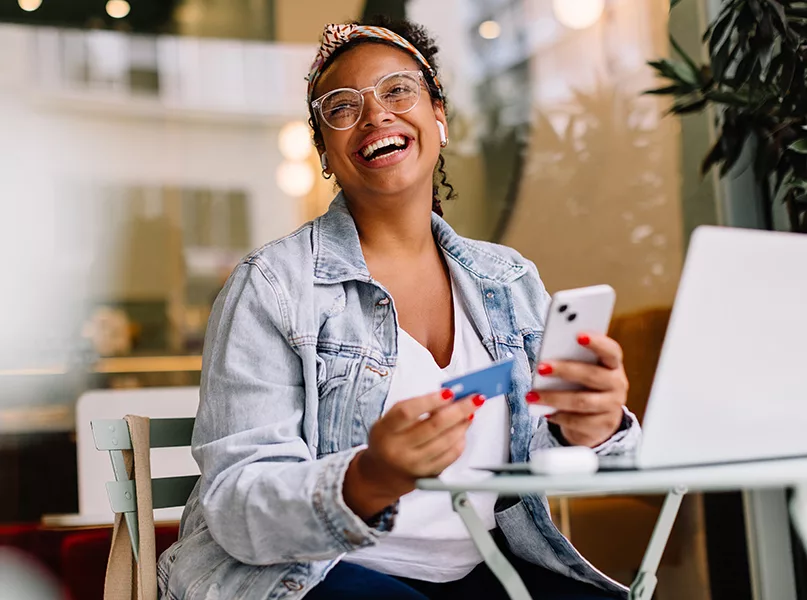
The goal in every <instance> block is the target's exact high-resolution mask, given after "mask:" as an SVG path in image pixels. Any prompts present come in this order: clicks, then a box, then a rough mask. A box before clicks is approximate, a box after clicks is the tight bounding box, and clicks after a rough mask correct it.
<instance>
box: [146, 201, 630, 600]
mask: <svg viewBox="0 0 807 600" xmlns="http://www.w3.org/2000/svg"><path fill="white" fill-rule="evenodd" d="M432 229H433V232H434V235H435V239H436V240H437V243H438V244H439V245H440V247H441V248H442V249H443V252H444V254H445V256H446V260H447V262H448V267H449V270H450V271H451V275H452V279H453V281H454V284H455V286H457V287H458V288H459V289H458V290H457V291H458V292H459V293H460V294H461V297H462V298H463V299H464V300H465V303H466V305H467V309H468V311H469V317H470V319H471V322H472V323H473V324H474V326H475V328H476V329H477V331H478V332H479V335H480V337H481V339H482V342H483V343H484V345H485V347H486V348H487V349H488V351H489V352H490V354H491V357H493V358H494V359H501V358H504V357H515V359H516V361H515V367H514V373H513V375H514V381H513V390H512V392H511V393H510V394H509V395H508V396H507V401H508V405H509V408H510V418H511V424H512V429H511V440H510V454H511V460H512V461H514V462H521V461H526V460H527V459H528V458H529V453H530V451H531V450H534V449H535V448H543V447H549V446H555V445H558V444H559V443H560V442H559V441H558V440H556V439H555V438H554V437H553V435H552V433H551V432H550V431H549V428H548V426H547V423H546V421H545V420H543V419H540V420H539V419H533V418H531V417H530V415H529V413H528V411H527V407H526V404H525V402H524V394H525V393H526V392H527V391H528V390H529V388H530V380H531V373H532V372H533V369H534V368H535V364H536V356H537V354H538V348H539V346H540V343H541V334H542V331H543V315H544V314H545V310H546V307H547V302H548V301H549V296H548V294H547V292H546V290H545V289H544V286H543V284H542V283H541V280H540V279H539V277H538V272H537V271H536V269H535V266H534V265H533V264H532V263H531V262H529V261H528V260H526V259H524V258H523V257H522V256H521V255H519V254H518V253H517V252H516V251H514V250H512V249H509V248H506V247H503V246H498V245H495V244H490V243H486V242H479V241H473V240H468V239H465V238H462V237H460V236H458V235H457V234H456V233H455V232H454V231H453V230H452V229H451V227H449V225H448V224H447V223H446V222H445V221H444V220H443V219H441V218H440V217H438V216H436V215H433V216H432ZM423 284H424V285H428V282H427V281H424V282H423ZM388 298H389V294H388V292H387V291H386V290H385V289H384V287H383V286H382V285H380V284H379V283H378V282H376V281H374V280H373V278H372V277H371V276H370V274H369V272H368V270H367V265H366V264H365V262H364V258H363V255H362V251H361V245H360V243H359V238H358V234H357V232H356V226H355V224H354V222H353V219H352V217H351V216H350V213H349V211H348V209H347V207H346V204H345V201H344V198H343V197H342V196H341V195H339V196H337V197H336V199H335V200H334V202H333V203H332V204H331V207H330V209H329V210H328V212H327V213H326V214H325V215H323V216H322V217H320V218H318V219H316V220H315V221H313V222H311V223H308V224H306V225H304V226H303V227H301V228H300V229H298V230H297V231H296V232H294V233H292V234H291V235H289V236H287V237H285V238H283V239H280V240H277V241H275V242H271V243H270V244H267V245H266V246H264V247H263V248H261V249H259V250H257V251H255V252H254V253H252V254H251V255H249V256H248V257H247V258H245V259H244V260H243V261H242V262H241V263H240V264H239V265H238V266H237V267H236V269H235V270H234V272H233V274H232V275H231V276H230V278H229V280H228V281H227V283H226V285H225V286H224V289H223V290H222V292H221V294H220V295H219V297H218V299H217V300H216V302H215V304H214V306H213V311H212V315H211V318H210V323H209V326H208V330H207V338H206V340H205V349H204V365H203V369H202V381H201V403H200V406H199V412H198V415H197V420H196V428H195V430H194V434H193V455H194V458H195V459H196V461H197V462H198V463H199V467H200V468H201V472H202V477H201V479H200V482H199V484H198V485H197V488H196V490H194V492H193V494H191V498H190V500H189V502H188V505H187V507H186V509H185V513H184V515H183V520H182V525H181V530H180V539H179V541H178V542H177V543H175V544H174V545H173V546H172V547H171V548H170V549H169V550H167V551H166V552H165V553H164V554H163V555H162V556H161V557H160V560H159V564H158V581H159V586H160V592H161V597H163V598H171V599H179V598H181V599H186V598H187V599H192V600H197V599H199V600H201V599H213V598H221V599H223V598H238V599H241V600H252V599H256V600H257V599H261V600H263V599H269V598H272V599H275V598H286V599H295V598H302V597H303V596H304V595H305V594H306V592H308V591H309V590H310V589H311V588H313V587H314V586H315V585H316V584H317V583H319V582H320V581H322V579H323V578H324V577H325V575H326V574H327V572H328V571H329V569H331V568H332V567H333V566H334V565H335V564H336V563H337V562H338V561H339V559H340V558H341V557H342V556H343V555H344V553H346V552H350V551H351V550H355V549H357V548H361V547H364V546H369V545H372V544H375V543H376V542H377V541H378V540H379V539H380V538H381V537H383V536H384V535H387V534H386V533H385V532H383V531H380V530H379V529H375V528H373V527H370V526H368V525H367V524H366V523H365V522H364V521H362V519H360V518H359V517H358V516H356V515H355V514H354V513H353V512H352V511H351V510H350V509H349V508H348V507H347V505H346V504H345V501H344V499H343V498H342V481H343V478H344V475H345V471H346V469H347V466H348V463H349V462H350V460H351V459H352V458H353V456H354V455H355V454H356V452H357V451H358V450H359V449H360V448H361V447H362V446H363V445H365V444H366V443H367V439H368V432H369V430H370V427H371V426H372V424H373V423H374V422H375V421H376V420H377V419H378V418H379V417H380V416H381V412H382V408H383V405H384V401H385V399H386V397H387V392H388V391H389V385H390V379H391V377H390V376H391V375H392V372H393V370H394V369H395V363H396V360H397V318H396V313H395V306H394V304H393V303H392V302H390V301H389V300H388ZM631 419H632V426H631V427H630V428H628V429H627V430H625V431H621V432H620V433H618V434H616V435H615V436H614V437H613V438H612V439H611V440H609V441H607V442H606V443H604V444H603V445H602V446H601V447H600V448H598V449H597V451H598V452H601V453H624V452H628V451H631V450H632V449H634V448H635V446H636V444H637V442H638V440H639V436H640V433H639V426H638V423H636V420H635V418H634V417H633V416H632V415H631ZM435 493H437V492H435ZM496 521H497V524H498V526H499V528H500V529H501V530H502V532H503V533H504V534H505V536H506V537H507V540H508V542H509V544H510V547H511V549H512V550H513V551H514V552H515V553H516V554H517V555H519V556H521V557H523V558H525V559H527V560H529V561H531V562H533V563H536V564H539V565H542V566H544V567H546V568H548V569H551V570H553V571H557V572H559V573H562V574H564V575H567V576H569V577H572V578H575V579H579V580H583V581H588V582H590V583H592V584H594V585H597V586H599V587H601V588H604V589H607V590H611V591H614V592H619V593H622V594H623V595H624V593H625V588H624V587H622V586H620V585H618V584H617V583H616V582H614V581H612V580H610V579H608V578H607V577H606V576H604V575H603V574H601V573H600V572H599V571H597V570H596V569H594V568H593V567H592V566H591V565H590V564H589V563H587V562H586V561H585V559H583V557H582V556H580V554H579V553H578V552H577V551H576V550H575V549H574V548H573V547H572V545H571V544H570V543H569V542H568V541H567V540H566V539H565V538H564V537H563V536H562V535H561V534H560V532H559V531H558V530H557V529H556V528H555V526H554V525H553V524H552V521H551V519H550V517H549V513H548V508H547V504H546V500H545V498H543V497H539V496H525V497H523V498H521V499H520V500H519V499H513V500H511V501H510V503H509V506H507V507H506V508H504V510H500V511H498V512H497V513H496Z"/></svg>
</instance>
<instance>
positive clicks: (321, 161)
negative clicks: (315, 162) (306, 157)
mask: <svg viewBox="0 0 807 600" xmlns="http://www.w3.org/2000/svg"><path fill="white" fill-rule="evenodd" d="M319 164H321V165H322V176H323V177H324V178H325V179H330V178H331V177H333V173H326V171H327V170H328V153H327V152H323V153H322V154H320V156H319Z"/></svg>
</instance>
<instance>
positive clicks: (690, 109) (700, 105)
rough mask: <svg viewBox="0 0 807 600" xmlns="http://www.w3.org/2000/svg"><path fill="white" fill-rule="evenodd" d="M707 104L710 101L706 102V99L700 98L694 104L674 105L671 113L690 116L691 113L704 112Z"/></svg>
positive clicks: (681, 103) (682, 103)
mask: <svg viewBox="0 0 807 600" xmlns="http://www.w3.org/2000/svg"><path fill="white" fill-rule="evenodd" d="M707 102H708V101H707V100H706V98H699V99H698V100H695V101H694V102H680V103H677V104H674V105H673V106H672V108H670V112H671V113H674V114H676V115H688V114H690V113H694V112H698V111H700V110H703V109H704V108H705V107H706V103H707Z"/></svg>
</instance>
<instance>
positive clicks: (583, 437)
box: [526, 332, 628, 448]
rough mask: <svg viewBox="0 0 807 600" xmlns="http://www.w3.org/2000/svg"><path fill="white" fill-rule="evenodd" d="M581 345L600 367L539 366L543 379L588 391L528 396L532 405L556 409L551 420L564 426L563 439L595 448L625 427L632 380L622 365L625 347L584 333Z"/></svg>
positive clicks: (564, 363) (559, 363)
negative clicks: (547, 376)
mask: <svg viewBox="0 0 807 600" xmlns="http://www.w3.org/2000/svg"><path fill="white" fill-rule="evenodd" d="M577 341H578V343H579V344H580V345H582V346H585V347H586V348H589V349H590V350H591V351H592V352H594V354H596V355H597V357H598V358H599V364H587V363H581V362H569V361H548V362H545V363H541V364H539V365H538V373H539V374H541V375H554V376H556V377H559V378H561V379H565V380H566V381H571V382H575V383H579V384H581V385H583V386H585V388H586V389H585V390H573V391H546V390H542V391H540V392H539V391H536V390H533V391H531V392H527V396H526V400H527V402H528V403H537V404H543V405H545V406H552V407H555V408H556V409H557V412H556V413H554V414H552V415H550V416H549V417H547V418H548V420H549V421H550V422H551V423H556V424H557V425H558V426H560V430H561V433H563V437H564V438H566V441H568V442H569V443H570V444H573V445H575V446H589V447H590V448H593V447H595V446H599V445H600V444H602V443H603V442H605V441H606V440H608V439H609V438H610V437H611V436H612V435H614V433H616V432H617V431H618V430H619V426H620V424H621V423H622V416H623V414H624V413H623V410H622V407H623V406H624V405H625V402H626V401H627V399H628V377H627V375H626V374H625V368H624V366H623V364H622V347H621V346H620V345H619V343H618V342H616V341H615V340H613V339H611V338H609V337H608V336H605V335H599V334H594V333H585V332H584V333H581V334H580V335H579V336H578V338H577Z"/></svg>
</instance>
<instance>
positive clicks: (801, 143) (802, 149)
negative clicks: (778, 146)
mask: <svg viewBox="0 0 807 600" xmlns="http://www.w3.org/2000/svg"><path fill="white" fill-rule="evenodd" d="M787 149H788V150H793V152H798V153H799V154H807V138H801V139H800V140H797V141H795V142H793V143H792V144H790V145H789V146H788V147H787Z"/></svg>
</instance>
